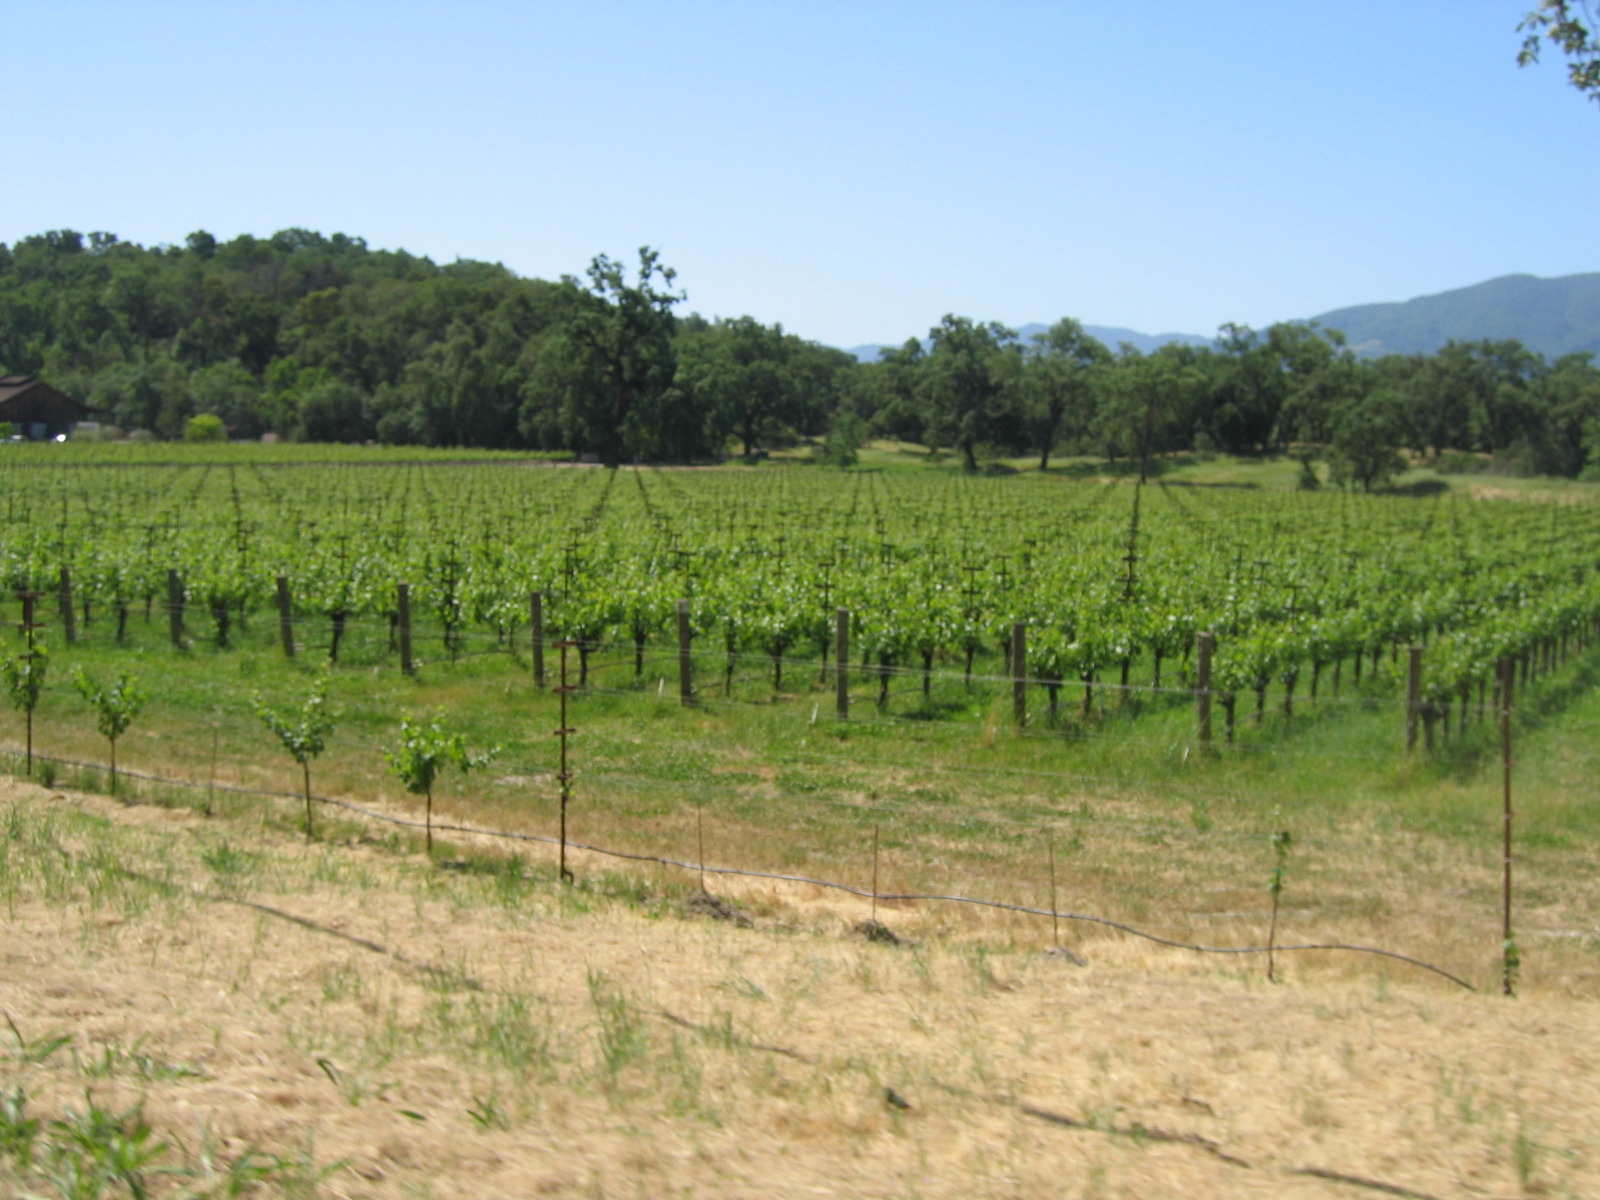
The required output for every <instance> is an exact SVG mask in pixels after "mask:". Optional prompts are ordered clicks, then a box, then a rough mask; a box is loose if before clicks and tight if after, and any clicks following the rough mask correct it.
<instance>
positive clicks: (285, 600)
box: [278, 575, 294, 658]
mask: <svg viewBox="0 0 1600 1200" xmlns="http://www.w3.org/2000/svg"><path fill="white" fill-rule="evenodd" d="M278 636H279V637H280V638H281V639H282V641H283V656H284V657H285V658H293V657H294V608H293V605H292V604H291V602H290V599H289V577H288V576H287V575H279V576H278Z"/></svg>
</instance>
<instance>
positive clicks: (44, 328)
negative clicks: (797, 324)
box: [0, 229, 1600, 486]
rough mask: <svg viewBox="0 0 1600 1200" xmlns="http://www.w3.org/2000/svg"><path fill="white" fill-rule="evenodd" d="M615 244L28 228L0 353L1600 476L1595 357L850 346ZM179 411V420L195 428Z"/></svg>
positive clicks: (109, 397)
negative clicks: (582, 249) (499, 256)
mask: <svg viewBox="0 0 1600 1200" xmlns="http://www.w3.org/2000/svg"><path fill="white" fill-rule="evenodd" d="M675 283H676V278H675V276H674V273H673V272H672V270H671V269H670V268H669V267H667V266H665V265H664V264H663V263H661V261H660V260H659V257H658V256H657V254H656V253H655V252H653V251H651V250H649V249H643V250H641V251H640V254H639V261H638V264H637V266H636V267H634V268H633V269H631V270H630V269H629V268H628V267H627V266H626V265H625V264H623V263H620V262H617V261H615V260H612V259H610V258H608V257H606V256H604V255H601V256H599V257H597V258H595V259H594V260H593V261H592V262H591V263H590V264H589V266H588V268H587V270H586V272H585V274H584V275H583V276H582V277H573V276H568V277H564V278H562V279H560V280H558V281H547V280H541V279H531V278H523V277H519V276H518V275H516V274H515V273H513V272H512V271H510V270H508V269H507V268H505V267H503V266H500V265H498V264H491V263H483V262H474V261H458V262H455V263H448V264H442V265H441V264H435V263H433V262H431V261H430V260H429V259H427V258H423V257H419V256H414V255H411V254H407V253H405V252H404V251H388V250H374V249H371V248H369V247H368V246H367V245H366V243H365V242H364V241H363V240H361V239H360V238H352V237H347V236H345V235H343V234H334V235H333V236H331V237H325V236H323V235H321V234H318V233H312V232H308V231H306V230H299V229H290V230H284V231H282V232H280V233H277V234H274V235H273V236H272V237H270V238H256V237H252V236H249V235H243V236H240V237H237V238H234V239H233V240H231V241H227V242H219V241H218V240H217V239H216V238H214V237H213V236H212V235H210V234H208V233H205V232H197V233H193V234H191V235H190V236H189V237H188V238H187V239H186V240H185V242H184V244H183V245H182V246H153V247H149V248H146V247H142V246H139V245H137V244H134V243H131V242H125V241H122V240H120V239H118V238H116V237H115V236H113V235H110V234H104V233H91V234H88V235H87V236H85V235H83V234H80V233H77V232H75V231H72V230H58V231H54V232H49V233H44V234H40V235H37V236H34V237H28V238H24V239H22V240H20V241H18V242H17V243H16V244H15V245H13V246H10V247H7V246H4V245H0V369H3V370H5V371H6V372H11V373H19V374H29V375H41V376H43V377H45V378H48V379H49V380H50V381H51V382H52V383H53V384H54V385H55V386H57V387H59V388H61V389H62V390H63V391H66V392H68V393H69V394H72V395H74V396H76V397H78V398H79V399H82V400H84V401H86V402H87V403H89V404H91V405H93V406H94V407H96V408H98V409H100V410H102V411H103V412H104V413H105V417H104V420H105V421H106V422H107V423H109V424H113V425H116V426H119V427H121V428H123V429H125V430H147V431H149V432H150V433H151V434H153V435H155V436H158V437H164V438H177V437H181V436H183V435H184V433H185V431H186V430H195V429H200V430H204V429H206V428H207V427H209V428H211V429H214V430H218V431H220V432H226V433H227V434H230V435H231V436H233V437H236V438H257V437H260V436H261V435H263V434H268V433H273V434H277V435H278V436H280V437H283V438H287V439H297V440H305V441H342V442H361V441H378V442H383V443H389V444H420V445H436V446H466V447H483V448H486V449H487V448H493V449H527V450H533V451H567V452H571V453H575V454H582V455H594V456H596V457H597V458H599V459H600V460H601V461H604V462H606V463H608V464H611V465H616V464H618V463H621V462H624V461H631V460H640V461H648V462H684V461H704V460H716V459H720V458H723V457H725V456H727V455H728V454H729V453H736V454H741V455H744V456H747V457H754V456H757V455H759V454H760V453H762V452H764V451H766V450H768V449H772V448H776V447H780V446H784V445H789V444H793V443H794V442H795V441H796V440H797V439H801V438H814V439H818V440H819V442H820V443H821V446H822V447H823V453H824V455H825V456H827V457H831V459H832V460H833V461H836V462H841V463H847V462H849V461H851V458H852V455H853V452H854V448H855V446H856V445H858V444H859V442H860V441H861V440H862V439H863V438H866V437H869V436H884V437H892V438H896V439H899V440H902V441H906V442H912V443H916V444H919V445H923V446H926V447H928V448H929V449H930V450H935V451H945V452H949V453H953V454H958V455H959V456H960V457H961V460H962V461H963V462H964V463H965V465H966V466H967V467H969V468H972V469H976V468H977V467H978V466H979V465H980V462H981V460H983V459H985V458H986V457H988V456H992V455H1011V456H1016V455H1034V456H1037V458H1038V460H1039V463H1040V465H1041V466H1042V467H1047V466H1048V465H1049V462H1050V459H1051V456H1052V455H1056V454H1072V453H1081V454H1092V455H1100V456H1106V457H1109V458H1112V459H1123V460H1128V461H1130V462H1132V463H1134V464H1136V465H1137V466H1138V467H1139V469H1140V470H1141V471H1148V470H1150V469H1152V468H1153V467H1154V466H1155V465H1156V464H1157V463H1158V462H1159V461H1160V459H1161V456H1163V455H1166V454H1170V453H1172V452H1176V451H1207V450H1217V451H1223V452H1228V453H1255V452H1262V451H1281V450H1284V449H1287V448H1289V447H1291V446H1298V447H1302V448H1306V447H1315V448H1316V452H1318V453H1324V452H1325V453H1326V454H1327V455H1328V457H1329V458H1330V459H1331V461H1332V464H1333V469H1334V472H1335V474H1336V476H1337V477H1339V478H1341V479H1345V480H1348V481H1349V482H1351V483H1353V484H1355V485H1358V486H1372V485H1374V484H1376V483H1381V482H1382V481H1384V480H1385V479H1386V478H1387V477H1388V476H1389V475H1390V474H1392V472H1393V471H1394V470H1396V469H1397V467H1398V466H1399V465H1400V459H1399V457H1398V455H1399V451H1400V450H1401V449H1403V448H1408V449H1411V450H1413V451H1416V452H1419V453H1423V454H1428V455H1433V456H1440V455H1444V454H1446V453H1447V452H1451V451H1456V452H1475V453H1479V454H1488V455H1491V456H1494V457H1495V458H1496V459H1497V460H1499V461H1500V462H1502V463H1503V464H1505V465H1507V466H1508V467H1512V468H1516V469H1524V470H1531V471H1539V472H1547V473H1552V474H1560V475H1569V476H1575V475H1579V474H1581V473H1583V472H1584V471H1585V470H1586V469H1592V470H1600V369H1597V368H1596V367H1595V365H1594V363H1593V361H1592V359H1591V357H1590V356H1588V355H1569V356H1566V357H1564V358H1561V359H1559V360H1558V361H1556V362H1554V363H1550V362H1547V361H1546V360H1544V359H1543V358H1542V357H1541V356H1539V355H1537V354H1535V353H1533V352H1531V351H1529V350H1528V349H1527V348H1526V347H1524V346H1522V345H1521V344H1520V343H1518V342H1515V341H1499V342H1497V341H1484V342H1475V343H1456V342H1452V343H1450V344H1448V345H1447V346H1445V347H1444V348H1443V349H1442V350H1440V351H1439V352H1437V353H1435V354H1431V355H1404V356H1401V355H1391V356H1386V357H1383V358H1378V359H1365V358H1361V357H1359V356H1357V355H1356V354H1354V353H1352V352H1351V350H1350V349H1349V348H1348V347H1347V346H1346V345H1345V344H1344V338H1343V336H1342V335H1341V334H1340V333H1339V332H1338V331H1336V330H1331V329H1322V328H1318V327H1316V326H1315V325H1303V324H1288V323H1286V324H1278V325H1273V326H1271V327H1270V328H1268V329H1266V330H1261V331H1257V330H1254V329H1250V328H1248V327H1245V326H1240V325H1225V326H1223V328H1222V329H1221V331H1220V332H1219V334H1218V337H1217V339H1216V341H1215V342H1214V343H1213V344H1212V345H1210V346H1187V345H1179V344H1170V345H1167V346H1164V347H1161V348H1160V349H1158V350H1156V351H1154V352H1152V353H1149V354H1142V353H1140V352H1139V351H1137V350H1135V349H1133V348H1132V347H1128V346H1121V347H1117V348H1112V347H1108V346H1105V345H1103V344H1101V343H1100V342H1098V341H1097V340H1095V339H1094V338H1092V337H1090V336H1089V335H1088V334H1086V333H1085V332H1084V330H1083V328H1082V327H1081V325H1079V324H1078V322H1076V321H1074V320H1071V319H1064V320H1062V321H1059V322H1057V323H1056V324H1055V325H1053V326H1052V327H1050V329H1049V330H1047V331H1046V332H1044V333H1042V334H1039V335H1037V336H1035V337H1033V338H1030V339H1022V338H1019V337H1018V336H1017V335H1016V333H1015V332H1014V331H1012V330H1010V329H1007V328H1006V327H1004V326H1003V325H1000V324H997V323H994V322H980V321H976V320H972V319H969V318H965V317H956V316H947V317H946V318H944V320H942V321H941V322H940V323H939V324H938V325H937V326H935V327H934V328H933V329H932V330H930V331H929V333H928V335H927V336H926V337H925V338H915V339H911V340H910V341H908V342H906V343H905V345H903V346H901V347H899V348H897V349H893V350H888V351H885V352H883V354H882V355H881V356H880V359H879V361H877V362H872V363H858V362H856V361H855V359H854V358H853V357H852V356H850V355H848V354H846V353H844V352H843V351H840V350H836V349H832V348H830V347H826V346H822V345H819V344H818V343H816V342H811V341H807V340H805V339H803V338H800V337H797V336H796V335H794V334H792V333H789V332H787V331H785V330H784V329H783V327H782V326H781V325H777V324H774V325H765V324H762V323H761V322H759V321H756V320H754V319H753V318H750V317H740V318H733V319H719V320H707V319H706V318H704V317H701V316H700V315H698V314H695V313H692V312H691V313H682V312H680V309H681V308H682V307H683V305H684V303H685V301H686V297H685V295H684V294H683V292H682V291H680V290H676V288H675ZM197 416H204V417H207V418H208V420H205V421H202V422H200V423H198V424H195V423H194V421H193V419H194V418H195V417H197Z"/></svg>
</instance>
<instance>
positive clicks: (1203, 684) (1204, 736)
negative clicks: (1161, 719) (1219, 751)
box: [1194, 633, 1217, 750]
mask: <svg viewBox="0 0 1600 1200" xmlns="http://www.w3.org/2000/svg"><path fill="white" fill-rule="evenodd" d="M1196 641H1197V643H1198V646H1197V649H1196V651H1195V660H1196V665H1195V694H1194V702H1195V709H1196V716H1197V717H1198V718H1199V726H1200V748H1201V749H1202V750H1204V749H1207V748H1209V747H1210V745H1211V655H1212V653H1213V652H1214V651H1215V649H1216V646H1217V635H1216V634H1214V633H1202V634H1201V635H1200V636H1199V638H1197V639H1196Z"/></svg>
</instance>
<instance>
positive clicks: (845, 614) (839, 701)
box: [833, 608, 850, 721]
mask: <svg viewBox="0 0 1600 1200" xmlns="http://www.w3.org/2000/svg"><path fill="white" fill-rule="evenodd" d="M833 637H834V661H835V669H836V671H837V674H836V675H835V677H834V708H835V711H836V712H837V714H838V717H839V719H840V720H841V721H843V720H845V719H846V718H847V717H849V715H850V610H849V609H848V608H841V609H839V610H838V611H837V612H836V613H835V614H834V626H833Z"/></svg>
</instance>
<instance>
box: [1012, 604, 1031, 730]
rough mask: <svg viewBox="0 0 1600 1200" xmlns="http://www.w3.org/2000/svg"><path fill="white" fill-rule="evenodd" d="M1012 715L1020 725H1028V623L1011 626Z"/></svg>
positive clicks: (1016, 623) (1017, 623)
mask: <svg viewBox="0 0 1600 1200" xmlns="http://www.w3.org/2000/svg"><path fill="white" fill-rule="evenodd" d="M1011 715H1012V716H1013V717H1014V718H1015V719H1016V722H1017V724H1018V725H1026V724H1027V723H1028V623H1027V622H1026V621H1014V622H1013V623H1012V625H1011Z"/></svg>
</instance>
